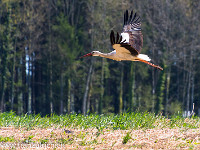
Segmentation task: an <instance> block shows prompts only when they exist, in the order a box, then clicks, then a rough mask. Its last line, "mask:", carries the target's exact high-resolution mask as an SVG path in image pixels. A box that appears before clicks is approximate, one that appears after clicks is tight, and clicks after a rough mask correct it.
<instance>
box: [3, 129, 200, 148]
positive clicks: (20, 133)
mask: <svg viewBox="0 0 200 150" xmlns="http://www.w3.org/2000/svg"><path fill="white" fill-rule="evenodd" d="M127 133H129V135H130V138H129V139H128V140H127V141H126V142H125V143H126V144H123V140H124V138H125V136H126V135H127ZM0 140H1V141H0V149H10V148H16V149H53V148H56V149H86V148H89V149H90V148H91V149H99V150H100V149H200V129H188V130H186V129H166V128H164V129H146V130H109V129H106V130H103V131H98V130H97V129H82V130H81V129H55V128H48V129H33V130H26V129H23V128H20V129H16V128H12V127H1V128H0Z"/></svg>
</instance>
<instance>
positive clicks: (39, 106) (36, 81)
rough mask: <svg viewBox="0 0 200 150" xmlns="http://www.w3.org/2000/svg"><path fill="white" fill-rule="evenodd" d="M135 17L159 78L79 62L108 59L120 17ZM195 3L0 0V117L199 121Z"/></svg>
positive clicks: (121, 66) (126, 67) (145, 70)
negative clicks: (142, 115)
mask: <svg viewBox="0 0 200 150" xmlns="http://www.w3.org/2000/svg"><path fill="white" fill-rule="evenodd" d="M126 9H128V10H134V11H135V12H137V13H138V14H139V15H140V17H141V18H142V32H143V36H144V47H143V50H142V53H145V54H148V55H149V56H150V57H151V58H152V61H153V62H154V63H155V64H159V65H160V66H162V67H163V68H164V70H163V71H160V70H157V69H155V68H153V67H151V66H148V65H146V64H143V63H138V62H116V61H113V60H109V59H104V58H97V57H95V58H85V59H79V56H81V55H83V54H85V53H88V52H90V51H92V50H98V51H102V52H109V51H110V50H111V49H112V48H111V44H110V39H109V34H110V31H111V30H114V31H115V32H116V31H117V32H121V31H122V25H123V13H124V11H125V10H126ZM198 12H200V3H199V0H151V1H149V0H140V1H138V0H48V1H46V0H0V111H1V112H5V111H10V110H13V111H15V112H16V113H17V114H23V113H36V114H37V113H41V114H42V115H45V114H50V113H56V114H65V113H83V114H87V113H99V114H101V113H122V112H135V111H149V112H155V113H162V114H164V115H170V114H174V113H177V112H184V111H186V112H188V111H191V110H192V106H193V103H194V104H195V113H196V114H198V115H200V81H199V80H200V71H199V63H200V56H199V53H200V41H199V39H200V38H199V37H200V25H199V24H200V13H198Z"/></svg>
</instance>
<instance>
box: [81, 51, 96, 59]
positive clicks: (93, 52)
mask: <svg viewBox="0 0 200 150" xmlns="http://www.w3.org/2000/svg"><path fill="white" fill-rule="evenodd" d="M99 54H100V52H99V51H92V52H91V53H88V54H86V55H83V56H81V57H80V58H83V57H88V56H99Z"/></svg>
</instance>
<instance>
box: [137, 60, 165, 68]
mask: <svg viewBox="0 0 200 150" xmlns="http://www.w3.org/2000/svg"><path fill="white" fill-rule="evenodd" d="M139 61H141V62H143V63H146V64H148V65H150V66H152V67H155V68H157V69H159V70H163V68H162V67H160V66H158V65H154V64H152V63H150V62H148V61H146V60H142V59H139Z"/></svg>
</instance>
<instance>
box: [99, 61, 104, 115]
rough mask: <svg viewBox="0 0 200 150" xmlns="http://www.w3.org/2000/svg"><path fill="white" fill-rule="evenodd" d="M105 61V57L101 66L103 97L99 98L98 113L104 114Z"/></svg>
mask: <svg viewBox="0 0 200 150" xmlns="http://www.w3.org/2000/svg"><path fill="white" fill-rule="evenodd" d="M104 61H105V59H104V58H103V59H102V65H101V66H102V68H101V97H100V99H99V105H98V107H99V108H98V110H99V111H98V113H99V114H102V102H103V96H104Z"/></svg>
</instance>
